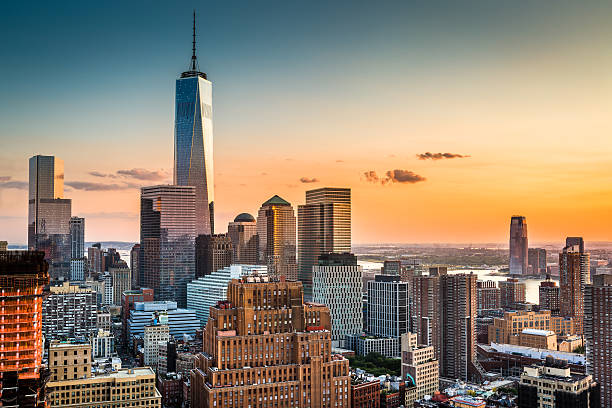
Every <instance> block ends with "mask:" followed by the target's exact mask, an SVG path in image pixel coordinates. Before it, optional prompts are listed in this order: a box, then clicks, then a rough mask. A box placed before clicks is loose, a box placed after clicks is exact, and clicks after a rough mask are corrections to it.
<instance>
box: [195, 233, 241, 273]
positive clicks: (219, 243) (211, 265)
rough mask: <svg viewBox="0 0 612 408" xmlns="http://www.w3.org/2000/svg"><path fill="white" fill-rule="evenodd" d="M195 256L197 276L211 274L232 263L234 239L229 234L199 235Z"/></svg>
mask: <svg viewBox="0 0 612 408" xmlns="http://www.w3.org/2000/svg"><path fill="white" fill-rule="evenodd" d="M195 256H196V258H195V270H196V278H201V277H203V276H206V275H210V274H211V273H213V272H215V271H218V270H219V269H221V268H225V267H226V266H230V265H231V264H232V259H233V257H234V249H233V245H232V240H231V239H230V237H229V236H228V235H227V234H213V235H198V237H197V238H196V241H195Z"/></svg>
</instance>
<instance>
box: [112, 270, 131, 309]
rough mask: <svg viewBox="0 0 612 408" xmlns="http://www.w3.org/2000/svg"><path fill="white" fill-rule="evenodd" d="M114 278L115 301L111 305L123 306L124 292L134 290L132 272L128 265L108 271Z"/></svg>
mask: <svg viewBox="0 0 612 408" xmlns="http://www.w3.org/2000/svg"><path fill="white" fill-rule="evenodd" d="M108 272H109V274H110V275H111V277H112V291H113V301H112V303H111V304H113V305H115V306H121V304H122V303H121V301H122V295H123V292H126V291H130V290H131V289H132V272H131V271H130V268H128V266H127V265H126V264H124V265H121V266H116V267H112V268H109V269H108Z"/></svg>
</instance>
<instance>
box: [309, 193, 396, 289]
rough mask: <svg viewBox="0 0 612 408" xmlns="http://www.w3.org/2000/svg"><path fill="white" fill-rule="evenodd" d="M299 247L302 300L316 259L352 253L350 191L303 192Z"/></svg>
mask: <svg viewBox="0 0 612 408" xmlns="http://www.w3.org/2000/svg"><path fill="white" fill-rule="evenodd" d="M298 245H299V248H298V279H299V280H300V281H301V282H302V283H303V284H304V296H305V298H306V299H311V298H312V296H313V291H312V285H313V282H312V280H313V278H312V273H313V269H312V268H313V266H316V265H317V263H318V259H319V256H320V255H323V254H328V253H338V254H339V253H349V252H351V189H350V188H332V187H324V188H317V189H315V190H309V191H306V203H305V204H304V205H300V206H298ZM398 275H399V274H398Z"/></svg>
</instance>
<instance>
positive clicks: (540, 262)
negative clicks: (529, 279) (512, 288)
mask: <svg viewBox="0 0 612 408" xmlns="http://www.w3.org/2000/svg"><path fill="white" fill-rule="evenodd" d="M527 253H528V256H527V263H528V264H529V266H528V268H529V271H528V273H529V274H530V275H540V276H541V275H544V274H546V250H545V249H544V248H529V250H528V252H527Z"/></svg>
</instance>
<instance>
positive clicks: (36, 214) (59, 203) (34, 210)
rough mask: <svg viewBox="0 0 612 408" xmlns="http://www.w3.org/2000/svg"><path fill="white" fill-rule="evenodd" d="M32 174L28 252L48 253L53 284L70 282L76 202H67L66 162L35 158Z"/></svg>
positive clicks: (43, 157)
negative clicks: (60, 281)
mask: <svg viewBox="0 0 612 408" xmlns="http://www.w3.org/2000/svg"><path fill="white" fill-rule="evenodd" d="M29 171H30V175H29V176H30V180H29V195H28V248H30V249H33V250H38V251H44V252H45V260H46V261H47V262H48V263H49V274H50V276H51V279H52V280H56V279H60V278H63V279H68V278H69V276H70V225H69V224H70V216H71V211H72V209H71V207H72V201H71V200H69V199H64V162H63V160H61V159H58V158H56V157H54V156H41V155H37V156H33V157H31V158H30V161H29Z"/></svg>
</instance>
